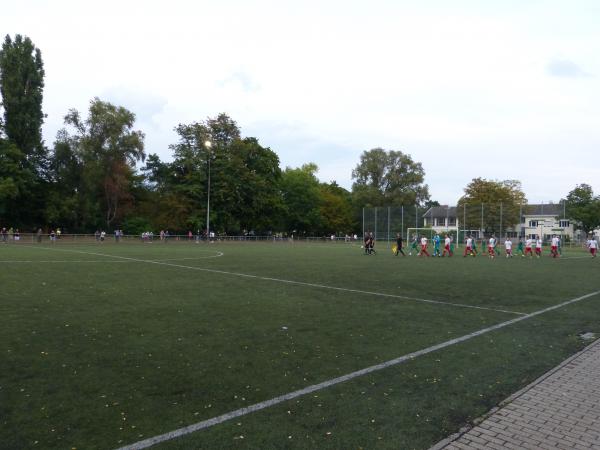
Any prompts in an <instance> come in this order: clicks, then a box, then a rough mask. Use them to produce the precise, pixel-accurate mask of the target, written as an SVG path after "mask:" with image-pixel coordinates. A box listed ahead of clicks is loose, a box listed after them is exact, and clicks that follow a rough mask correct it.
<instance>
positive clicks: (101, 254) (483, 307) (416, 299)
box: [33, 247, 526, 316]
mask: <svg viewBox="0 0 600 450" xmlns="http://www.w3.org/2000/svg"><path fill="white" fill-rule="evenodd" d="M33 248H38V249H44V250H57V251H63V252H70V253H81V254H85V255H94V256H108V257H111V258H118V259H124V260H127V261H135V262H141V263H147V264H158V265H161V266H168V267H177V268H180V269H189V270H198V271H200V272H209V273H218V274H221V275H233V276H236V277H243V278H253V279H255V280H264V281H275V282H278V283H287V284H295V285H299V286H308V287H314V288H319V289H331V290H334V291H342V292H352V293H355V294H365V295H373V296H377V297H386V298H396V299H400V300H409V301H415V302H421V303H430V304H434V305H445V306H454V307H457V308H468V309H477V310H484V311H494V312H501V313H505V314H514V315H518V316H525V315H526V313H523V312H518V311H509V310H505V309H495V308H486V307H485V306H475V305H466V304H464V303H451V302H445V301H442V300H431V299H425V298H417V297H407V296H404V295H396V294H385V293H383V292H374V291H363V290H360V289H350V288H342V287H336V286H328V285H326V284H316V283H306V282H304V281H294V280H284V279H282V278H273V277H262V276H259V275H250V274H246V273H240V272H228V271H226V270H217V269H206V268H204V267H194V266H184V265H182V264H171V263H166V262H161V261H160V260H150V259H138V258H130V257H127V256H119V255H110V254H105V253H96V252H84V251H81V250H65V249H58V248H52V247H33Z"/></svg>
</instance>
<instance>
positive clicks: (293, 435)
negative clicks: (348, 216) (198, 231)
mask: <svg viewBox="0 0 600 450" xmlns="http://www.w3.org/2000/svg"><path fill="white" fill-rule="evenodd" d="M221 254H222V255H221ZM564 256H565V258H563V259H559V260H553V259H551V258H549V257H548V256H546V257H544V258H542V259H533V260H532V259H528V258H527V259H526V258H519V257H516V258H513V259H510V260H506V259H504V258H497V259H495V260H489V259H487V258H484V257H477V258H470V257H469V258H462V257H454V258H451V259H450V258H430V259H427V258H417V257H415V256H413V257H406V258H402V257H394V256H393V255H392V254H391V252H390V251H389V250H388V249H387V248H383V247H381V248H380V249H379V253H378V254H377V255H373V256H365V255H363V254H362V250H361V249H360V248H359V246H357V245H352V244H303V243H293V244H291V243H287V242H285V243H284V242H277V243H246V242H233V243H232V242H230V243H215V244H205V243H202V244H199V245H196V244H193V243H188V242H185V243H176V242H171V243H167V244H163V243H157V242H155V243H152V244H142V243H121V244H118V245H117V244H114V243H104V244H95V243H93V244H83V245H82V244H77V245H75V244H66V243H62V242H59V243H57V244H55V245H52V246H51V245H47V244H42V245H21V244H19V245H3V246H0V261H2V262H0V264H2V266H1V267H0V269H1V270H2V290H1V291H0V442H1V443H2V444H1V445H0V447H1V448H15V449H24V448H44V449H62V448H77V449H88V448H98V449H111V448H117V447H120V446H123V445H126V444H131V443H133V442H136V441H139V440H142V439H145V438H148V437H151V436H154V435H158V434H162V433H165V432H168V431H171V430H174V429H177V428H180V427H183V426H186V425H189V424H193V423H196V422H200V421H202V420H206V419H209V418H212V417H215V416H218V415H220V414H223V413H226V412H229V411H232V410H235V409H238V408H242V407H245V406H249V405H251V404H254V403H257V402H261V401H264V400H268V399H270V398H273V397H276V396H278V395H281V394H284V393H287V392H290V391H294V390H298V389H301V388H303V387H306V386H308V385H312V384H315V383H319V382H322V381H325V380H328V379H331V378H334V377H338V376H340V375H344V374H347V373H349V372H353V371H356V370H359V369H362V368H365V367H368V366H371V365H374V364H377V363H381V362H384V361H387V360H390V359H393V358H396V357H398V356H401V355H404V354H407V353H410V352H413V351H417V350H420V349H423V348H426V347H429V346H431V345H434V344H437V343H440V342H444V341H447V340H449V339H452V338H456V337H459V336H463V335H465V334H469V333H471V332H473V331H477V330H480V329H483V328H486V327H489V326H490V325H493V324H497V323H501V322H504V321H507V320H510V319H512V318H515V317H519V316H518V315H517V314H511V313H506V312H500V311H492V310H491V309H502V310H507V311H513V312H515V313H531V312H534V311H538V310H541V309H544V308H547V307H549V306H552V305H556V304H559V303H561V302H563V301H565V300H569V299H572V298H576V297H579V296H582V295H585V294H588V293H590V292H596V291H598V290H600V282H599V281H598V274H599V273H600V272H599V269H600V265H599V263H598V260H592V259H591V258H583V257H581V256H585V254H584V253H583V252H581V251H576V250H572V251H565V254H564ZM569 257H572V259H569ZM580 257H581V258H580ZM149 261H152V262H149ZM248 275H249V276H248ZM289 281H294V282H299V283H305V284H298V283H290V282H289ZM326 286H327V287H329V288H326ZM331 287H335V288H343V289H344V290H338V289H330V288H331ZM377 293H382V294H389V295H392V296H381V295H375V294H377ZM393 296H396V297H393ZM400 296H402V297H414V298H421V299H432V300H439V301H444V302H448V303H456V304H461V305H472V306H479V307H484V308H490V309H474V308H467V307H457V306H453V305H448V304H430V303H423V302H419V301H415V300H411V299H407V298H401V297H400ZM599 305H600V295H597V296H593V297H590V298H589V299H586V300H584V301H582V302H579V303H576V304H572V305H569V306H566V307H564V308H561V309H558V310H555V311H551V312H548V313H546V314H543V315H539V316H536V317H532V318H530V319H527V320H523V321H521V322H519V323H518V324H514V325H510V326H508V327H505V328H502V329H500V330H497V331H494V332H491V333H488V334H485V335H483V336H480V337H476V338H474V339H472V340H469V341H467V342H464V343H461V344H457V345H454V346H451V347H447V348H445V349H441V350H438V351H436V352H433V353H430V354H427V355H424V356H422V357H419V358H415V359H414V360H411V361H408V362H406V363H403V364H400V365H397V366H394V367H390V368H387V369H384V370H382V371H378V372H374V373H371V374H369V375H365V376H363V377H359V378H356V379H353V380H351V381H348V382H345V383H342V384H338V385H336V386H332V387H330V388H327V389H324V390H322V391H318V392H315V393H313V394H310V395H307V396H303V397H299V398H297V399H294V400H290V401H288V402H285V403H282V404H279V405H276V406H273V407H271V408H267V409H264V410H262V411H259V412H256V413H252V414H249V415H246V416H243V417H240V418H238V419H234V420H232V421H229V422H225V423H223V424H220V425H216V426H214V427H212V428H208V429H205V430H202V431H199V432H196V433H193V434H190V435H187V436H184V437H181V438H178V439H175V440H172V441H169V442H167V443H163V444H160V445H158V446H157V448H159V449H179V448H181V449H188V448H203V449H205V448H215V449H217V448H219V449H220V448H256V449H269V448H273V449H278V448H394V449H396V448H428V447H429V446H430V445H432V444H433V443H435V442H436V441H437V440H439V439H441V438H443V437H445V436H446V435H448V434H450V433H452V432H455V431H456V430H457V429H458V428H460V426H462V425H464V424H465V423H467V422H468V421H470V420H472V419H473V418H475V417H478V416H479V415H481V414H482V413H484V412H485V411H487V410H488V409H490V408H491V407H493V406H494V405H495V404H497V403H498V402H499V401H501V400H502V399H503V398H505V397H507V396H508V395H510V394H511V393H512V392H514V391H516V390H518V389H519V388H521V387H522V386H524V385H526V384H527V383H529V382H530V381H532V380H533V379H535V378H536V377H538V376H539V375H541V374H542V373H543V372H545V371H547V370H548V369H550V368H551V367H553V366H554V365H556V364H557V363H559V362H560V361H561V360H562V359H564V358H566V357H567V356H569V355H570V354H572V353H574V352H575V351H577V350H578V349H580V348H581V347H582V346H583V345H584V343H583V342H582V341H581V340H580V339H579V338H578V334H579V333H581V332H583V331H592V332H596V333H598V332H600V324H599V318H600V313H599V312H598V311H600V309H599Z"/></svg>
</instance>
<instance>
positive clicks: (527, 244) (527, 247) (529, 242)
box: [525, 238, 533, 258]
mask: <svg viewBox="0 0 600 450" xmlns="http://www.w3.org/2000/svg"><path fill="white" fill-rule="evenodd" d="M532 244H533V239H531V238H527V240H526V241H525V256H527V255H528V254H529V257H530V258H533V252H532V251H531V245H532Z"/></svg>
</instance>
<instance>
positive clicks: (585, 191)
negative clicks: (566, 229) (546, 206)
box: [566, 184, 600, 234]
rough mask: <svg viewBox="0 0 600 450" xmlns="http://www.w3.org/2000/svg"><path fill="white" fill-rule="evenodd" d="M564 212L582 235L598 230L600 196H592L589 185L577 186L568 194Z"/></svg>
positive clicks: (599, 226)
mask: <svg viewBox="0 0 600 450" xmlns="http://www.w3.org/2000/svg"><path fill="white" fill-rule="evenodd" d="M566 210H567V216H568V217H569V218H570V219H572V220H574V221H575V223H574V225H575V227H576V228H577V229H580V230H582V231H583V232H584V233H586V234H587V233H589V232H590V231H592V230H595V229H596V228H600V196H594V191H593V190H592V187H591V186H590V185H588V184H578V185H577V186H576V187H575V189H573V190H572V191H571V192H569V194H568V195H567V199H566Z"/></svg>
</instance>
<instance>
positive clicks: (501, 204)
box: [498, 202, 502, 239]
mask: <svg viewBox="0 0 600 450" xmlns="http://www.w3.org/2000/svg"><path fill="white" fill-rule="evenodd" d="M498 238H500V239H502V202H500V236H498Z"/></svg>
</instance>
